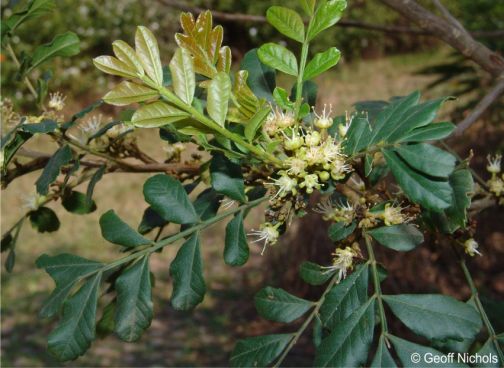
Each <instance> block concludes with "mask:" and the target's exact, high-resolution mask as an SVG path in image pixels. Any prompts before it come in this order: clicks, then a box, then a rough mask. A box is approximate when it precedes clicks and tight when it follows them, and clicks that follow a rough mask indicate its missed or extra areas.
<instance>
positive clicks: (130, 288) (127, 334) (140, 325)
mask: <svg viewBox="0 0 504 368" xmlns="http://www.w3.org/2000/svg"><path fill="white" fill-rule="evenodd" d="M115 287H116V290H117V307H116V313H115V332H116V333H117V335H118V336H119V337H120V338H121V339H122V340H124V341H128V342H132V341H137V340H138V339H139V338H140V337H141V336H142V333H143V332H144V330H145V329H147V328H148V327H149V326H150V324H151V321H152V316H153V314H154V313H153V310H152V308H153V306H152V291H151V288H152V287H151V281H150V272H149V256H148V255H146V256H143V257H142V258H141V259H140V260H138V261H137V262H136V263H135V264H133V265H132V266H130V267H128V268H127V269H126V270H124V271H123V272H122V273H121V275H120V276H119V277H118V278H117V280H116V282H115Z"/></svg>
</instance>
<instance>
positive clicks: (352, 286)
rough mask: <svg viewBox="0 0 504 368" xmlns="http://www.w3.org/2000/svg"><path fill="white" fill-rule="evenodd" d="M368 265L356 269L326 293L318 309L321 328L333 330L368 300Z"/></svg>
mask: <svg viewBox="0 0 504 368" xmlns="http://www.w3.org/2000/svg"><path fill="white" fill-rule="evenodd" d="M368 282H369V275H368V265H367V264H366V265H363V266H359V267H357V269H356V270H355V272H353V273H352V274H351V275H350V276H348V277H347V278H346V279H344V280H343V281H341V282H340V283H339V284H337V285H335V286H334V287H333V288H332V289H331V291H329V293H327V295H326V298H325V300H324V303H323V304H322V306H321V307H320V320H321V322H322V324H323V326H325V327H327V328H329V329H330V330H334V329H337V328H339V324H340V323H342V322H343V321H344V320H345V319H347V318H348V317H349V316H350V315H351V314H352V313H353V312H354V311H355V310H356V309H357V308H359V307H360V306H361V305H363V304H364V303H365V302H366V301H367V299H368V295H367V294H368Z"/></svg>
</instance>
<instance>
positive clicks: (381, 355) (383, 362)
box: [371, 335, 397, 368]
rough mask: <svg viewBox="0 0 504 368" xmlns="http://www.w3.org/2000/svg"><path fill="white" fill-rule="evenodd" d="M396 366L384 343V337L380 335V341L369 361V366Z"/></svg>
mask: <svg viewBox="0 0 504 368" xmlns="http://www.w3.org/2000/svg"><path fill="white" fill-rule="evenodd" d="M395 367H397V364H396V362H395V361H394V358H392V355H390V351H389V349H388V348H387V344H386V343H385V337H384V336H383V335H382V336H380V341H379V342H378V347H377V348H376V352H375V355H374V358H373V361H372V362H371V368H395Z"/></svg>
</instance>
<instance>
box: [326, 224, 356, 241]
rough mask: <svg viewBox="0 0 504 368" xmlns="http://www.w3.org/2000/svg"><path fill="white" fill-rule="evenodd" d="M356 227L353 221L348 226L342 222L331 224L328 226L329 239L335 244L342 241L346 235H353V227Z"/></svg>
mask: <svg viewBox="0 0 504 368" xmlns="http://www.w3.org/2000/svg"><path fill="white" fill-rule="evenodd" d="M356 226H357V223H356V222H355V221H354V222H352V223H351V224H350V225H346V224H345V223H343V222H336V223H334V224H331V226H329V230H328V234H329V238H330V239H331V240H332V241H333V242H337V241H340V240H343V239H346V237H347V236H348V235H350V234H351V233H353V231H354V230H355V227H356Z"/></svg>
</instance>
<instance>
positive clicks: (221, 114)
mask: <svg viewBox="0 0 504 368" xmlns="http://www.w3.org/2000/svg"><path fill="white" fill-rule="evenodd" d="M230 97H231V80H230V79H229V75H228V74H227V73H224V72H220V73H217V75H216V76H215V77H214V78H213V79H212V81H211V82H210V84H209V86H208V97H207V110H208V115H210V117H211V118H212V119H213V120H214V121H215V122H216V123H218V124H219V125H220V126H222V127H223V126H224V123H225V122H226V117H227V113H228V105H229V98H230Z"/></svg>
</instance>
